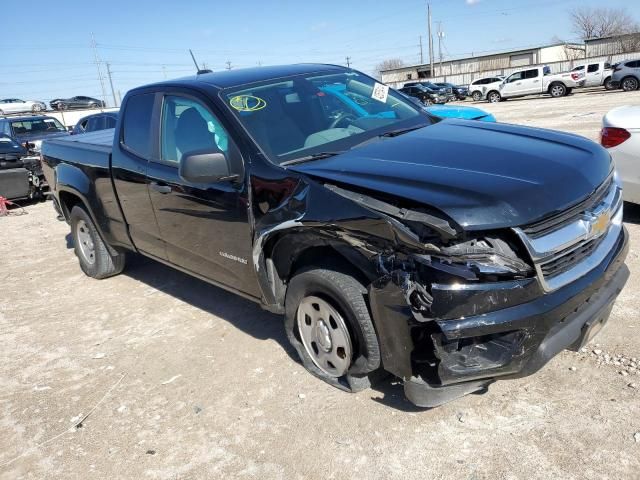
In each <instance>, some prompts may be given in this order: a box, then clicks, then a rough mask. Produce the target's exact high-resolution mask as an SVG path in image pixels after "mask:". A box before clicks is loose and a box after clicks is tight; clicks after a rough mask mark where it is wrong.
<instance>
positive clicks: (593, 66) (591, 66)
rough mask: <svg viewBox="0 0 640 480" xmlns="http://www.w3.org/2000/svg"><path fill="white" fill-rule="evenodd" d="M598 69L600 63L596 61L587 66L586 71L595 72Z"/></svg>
mask: <svg viewBox="0 0 640 480" xmlns="http://www.w3.org/2000/svg"><path fill="white" fill-rule="evenodd" d="M599 69H600V65H599V64H598V63H592V64H591V65H589V66H588V67H587V73H593V72H597V71H598V70H599Z"/></svg>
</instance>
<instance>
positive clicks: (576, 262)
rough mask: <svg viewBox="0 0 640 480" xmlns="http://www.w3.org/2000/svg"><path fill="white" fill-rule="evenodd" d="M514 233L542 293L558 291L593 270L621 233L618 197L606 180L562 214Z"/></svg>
mask: <svg viewBox="0 0 640 480" xmlns="http://www.w3.org/2000/svg"><path fill="white" fill-rule="evenodd" d="M514 231H515V232H516V233H517V234H518V236H519V237H520V238H521V239H522V241H523V243H524V244H525V247H526V248H527V250H528V251H529V254H530V255H531V258H532V260H533V263H534V266H535V268H536V271H537V273H538V278H539V280H540V283H541V285H542V287H543V288H544V290H545V291H551V290H555V289H558V288H561V287H563V286H565V285H567V284H569V283H571V282H573V281H574V280H576V279H578V278H580V277H581V276H583V275H586V274H587V273H588V272H589V271H591V270H592V269H593V268H595V267H597V266H598V265H599V264H600V263H601V262H602V261H603V260H604V258H605V257H606V256H607V254H608V253H609V252H610V251H611V249H612V248H613V247H614V246H615V245H616V243H617V240H618V238H619V236H620V233H621V231H622V194H621V190H620V188H619V184H618V182H617V181H616V180H615V179H613V177H610V178H609V179H607V180H606V181H605V182H604V183H603V184H602V185H601V186H600V187H599V188H598V189H597V190H596V191H595V192H594V193H593V195H591V196H590V197H589V198H588V199H586V200H585V201H583V202H581V203H580V204H578V205H576V206H574V207H572V208H570V209H568V210H567V211H565V212H562V213H560V214H557V215H554V216H552V217H549V218H547V219H545V220H543V221H541V222H538V223H536V224H534V225H529V226H527V227H525V228H515V229H514Z"/></svg>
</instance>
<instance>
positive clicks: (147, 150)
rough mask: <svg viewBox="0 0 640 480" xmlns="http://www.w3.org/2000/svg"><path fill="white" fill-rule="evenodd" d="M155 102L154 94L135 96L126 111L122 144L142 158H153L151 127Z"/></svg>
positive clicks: (128, 101)
mask: <svg viewBox="0 0 640 480" xmlns="http://www.w3.org/2000/svg"><path fill="white" fill-rule="evenodd" d="M154 102H155V94H154V93H143V94H139V95H133V96H131V97H130V98H129V100H127V105H126V108H125V109H124V117H123V119H122V132H121V137H120V143H121V144H122V145H123V146H124V147H126V148H127V149H128V150H130V151H131V152H132V153H134V154H136V155H138V156H140V157H142V158H150V157H151V138H152V135H150V132H151V128H150V126H151V116H152V113H153V105H154Z"/></svg>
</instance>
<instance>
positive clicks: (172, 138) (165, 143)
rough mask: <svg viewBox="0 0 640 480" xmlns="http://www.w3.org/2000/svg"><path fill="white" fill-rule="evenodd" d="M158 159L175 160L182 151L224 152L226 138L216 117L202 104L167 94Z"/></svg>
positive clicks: (225, 150)
mask: <svg viewBox="0 0 640 480" xmlns="http://www.w3.org/2000/svg"><path fill="white" fill-rule="evenodd" d="M160 149H161V150H160V158H161V159H162V160H163V161H165V162H172V163H176V164H177V163H178V162H179V161H180V158H181V157H182V154H184V153H186V152H192V151H195V150H209V151H215V150H220V151H221V152H224V153H227V151H228V150H229V137H228V135H227V132H226V130H225V129H224V128H222V124H221V123H220V122H219V121H218V119H217V118H216V117H215V116H214V115H213V114H212V113H211V112H210V111H209V110H207V108H206V107H204V105H202V104H201V103H199V102H197V101H195V100H191V99H189V98H184V97H177V96H171V95H168V96H166V97H164V102H163V105H162V124H161V127H160Z"/></svg>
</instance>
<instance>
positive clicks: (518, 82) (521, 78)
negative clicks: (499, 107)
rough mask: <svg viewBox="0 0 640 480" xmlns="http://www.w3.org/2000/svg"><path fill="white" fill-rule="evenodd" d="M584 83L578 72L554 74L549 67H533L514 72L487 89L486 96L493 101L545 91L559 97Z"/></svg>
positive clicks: (539, 93)
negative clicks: (492, 87) (494, 86)
mask: <svg viewBox="0 0 640 480" xmlns="http://www.w3.org/2000/svg"><path fill="white" fill-rule="evenodd" d="M583 85H584V79H580V75H579V74H578V73H556V74H552V73H551V70H550V69H549V67H546V66H545V67H533V68H526V69H523V70H518V71H517V72H513V73H512V74H511V75H509V76H508V77H507V78H505V79H504V81H503V82H502V83H500V84H499V85H498V86H497V88H495V89H492V90H489V91H487V95H486V97H487V101H489V102H491V103H496V102H499V101H501V100H503V99H507V98H517V97H525V96H527V95H541V94H543V93H548V94H549V95H551V96H552V97H555V98H557V97H564V96H565V95H569V94H570V93H571V91H572V90H573V89H574V88H576V87H581V86H583Z"/></svg>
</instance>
